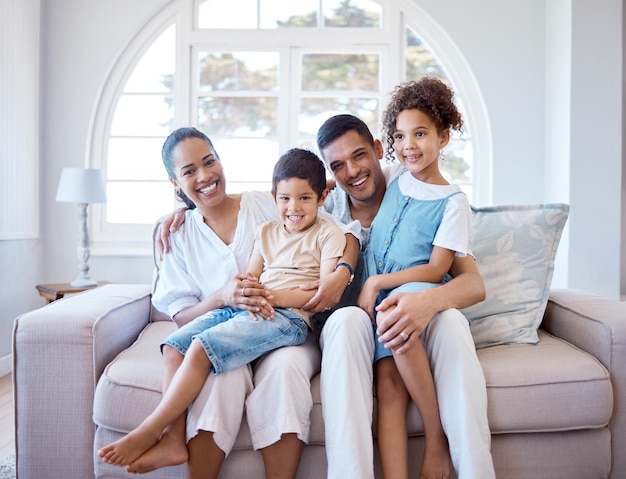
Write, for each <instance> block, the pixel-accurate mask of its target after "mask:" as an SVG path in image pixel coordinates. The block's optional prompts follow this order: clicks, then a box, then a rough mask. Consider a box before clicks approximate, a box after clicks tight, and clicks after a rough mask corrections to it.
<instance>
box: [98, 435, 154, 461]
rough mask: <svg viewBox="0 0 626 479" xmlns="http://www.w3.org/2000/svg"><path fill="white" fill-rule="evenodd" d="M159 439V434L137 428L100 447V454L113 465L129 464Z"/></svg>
mask: <svg viewBox="0 0 626 479" xmlns="http://www.w3.org/2000/svg"><path fill="white" fill-rule="evenodd" d="M158 440H159V437H158V436H154V435H152V434H150V433H148V432H144V431H142V430H141V429H135V430H134V431H131V432H129V433H128V434H127V435H126V436H124V437H123V438H122V439H120V440H118V441H115V442H114V443H111V444H109V445H108V446H105V447H103V448H102V449H100V450H99V451H98V456H100V457H101V458H102V460H103V461H104V462H106V463H108V464H111V465H113V466H128V465H129V464H131V463H132V462H133V461H136V460H137V458H138V457H139V456H141V455H142V454H143V453H144V452H146V451H147V450H148V449H150V448H151V447H152V446H154V445H155V444H156V443H157V441H158Z"/></svg>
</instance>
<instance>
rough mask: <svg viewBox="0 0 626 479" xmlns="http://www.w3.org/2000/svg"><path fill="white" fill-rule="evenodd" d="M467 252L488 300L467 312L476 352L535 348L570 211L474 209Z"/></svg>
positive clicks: (550, 207)
mask: <svg viewBox="0 0 626 479" xmlns="http://www.w3.org/2000/svg"><path fill="white" fill-rule="evenodd" d="M472 213H473V223H472V229H471V232H470V241H471V248H472V253H473V254H474V257H475V258H476V262H477V265H478V269H479V271H480V273H481V276H482V278H483V281H484V283H485V288H486V299H485V300H484V301H482V302H481V303H478V304H476V305H474V306H471V307H469V308H466V309H464V310H463V313H464V314H465V315H466V316H467V318H468V319H469V320H470V321H471V331H472V335H473V337H474V342H475V344H476V347H477V348H482V347H486V346H494V345H497V344H507V343H536V342H537V341H538V337H537V329H538V328H539V325H540V324H541V321H542V318H543V313H544V311H545V308H546V304H547V302H548V294H549V290H550V283H551V281H552V273H553V271H554V258H555V256H556V251H557V247H558V245H559V241H560V239H561V234H562V232H563V227H564V226H565V222H566V221H567V216H568V213H569V205H565V204H544V205H513V206H494V207H485V208H474V207H472Z"/></svg>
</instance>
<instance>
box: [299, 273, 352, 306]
mask: <svg viewBox="0 0 626 479" xmlns="http://www.w3.org/2000/svg"><path fill="white" fill-rule="evenodd" d="M348 281H350V271H348V269H347V268H343V267H342V268H337V269H336V270H335V271H333V272H332V273H330V274H328V275H326V276H324V279H323V280H317V281H313V282H311V283H306V284H303V285H301V286H300V289H301V290H303V291H312V290H314V289H317V292H316V293H315V296H313V297H312V298H311V299H310V300H309V301H307V302H306V304H304V306H302V309H304V310H305V311H312V312H314V313H319V312H321V311H328V310H329V309H331V308H332V307H333V306H335V305H336V304H337V303H338V302H339V300H340V299H341V295H342V294H343V292H344V290H345V289H346V286H348Z"/></svg>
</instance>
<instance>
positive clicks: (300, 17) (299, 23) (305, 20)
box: [260, 0, 319, 28]
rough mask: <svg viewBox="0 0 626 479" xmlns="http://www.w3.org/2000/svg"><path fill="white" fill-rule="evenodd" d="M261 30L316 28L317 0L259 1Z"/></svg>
mask: <svg viewBox="0 0 626 479" xmlns="http://www.w3.org/2000/svg"><path fill="white" fill-rule="evenodd" d="M260 3H261V15H260V16H261V28H282V27H316V26H317V18H318V5H319V1H318V0H298V1H297V2H295V1H293V0H261V2H260Z"/></svg>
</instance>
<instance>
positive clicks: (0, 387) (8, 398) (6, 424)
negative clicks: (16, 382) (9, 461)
mask: <svg viewBox="0 0 626 479" xmlns="http://www.w3.org/2000/svg"><path fill="white" fill-rule="evenodd" d="M14 431H15V423H14V422H13V385H12V383H11V375H10V374H7V375H6V376H2V377H1V378H0V459H4V458H5V457H6V456H8V455H9V454H11V453H12V452H15V434H14Z"/></svg>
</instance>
